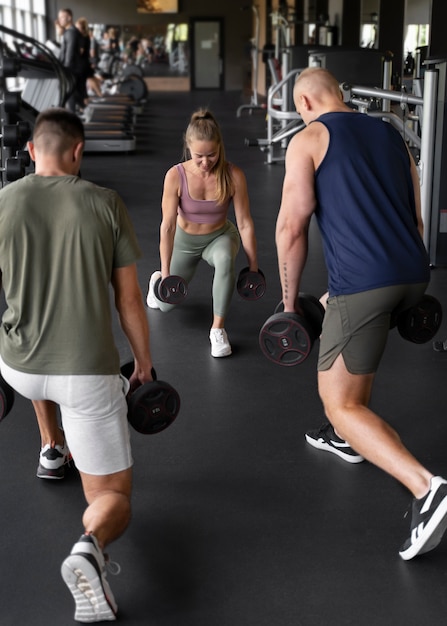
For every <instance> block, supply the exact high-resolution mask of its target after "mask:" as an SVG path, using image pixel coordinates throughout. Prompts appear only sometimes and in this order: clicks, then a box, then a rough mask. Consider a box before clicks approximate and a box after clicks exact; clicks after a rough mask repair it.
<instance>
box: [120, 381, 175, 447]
mask: <svg viewBox="0 0 447 626" xmlns="http://www.w3.org/2000/svg"><path fill="white" fill-rule="evenodd" d="M128 407H129V412H128V420H129V423H130V425H131V426H132V427H133V428H134V429H135V430H136V431H137V432H139V433H141V434H143V435H155V434H157V433H159V432H161V431H162V430H165V429H166V428H168V426H170V425H171V424H172V422H173V421H174V420H175V418H176V417H177V415H178V412H179V410H180V396H179V394H178V393H177V391H176V390H175V389H174V387H172V386H171V385H170V384H169V383H167V382H164V381H162V380H157V381H154V382H150V383H145V384H144V385H141V387H138V389H136V390H135V391H134V392H133V393H132V394H131V395H130V397H129V399H128Z"/></svg>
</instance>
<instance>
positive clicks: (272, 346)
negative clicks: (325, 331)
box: [259, 293, 324, 367]
mask: <svg viewBox="0 0 447 626" xmlns="http://www.w3.org/2000/svg"><path fill="white" fill-rule="evenodd" d="M298 301H299V305H300V308H301V310H302V311H303V315H298V313H285V312H284V310H283V309H284V306H283V303H282V302H280V303H279V304H278V305H277V307H276V309H275V312H274V314H273V315H271V316H270V317H269V318H268V319H267V321H266V322H265V323H264V325H263V326H262V328H261V331H260V333H259V345H260V348H261V350H262V352H263V354H264V355H265V356H266V357H267V358H268V359H269V360H270V361H273V362H274V363H276V364H277V365H283V366H288V367H291V366H293V365H299V364H301V363H303V362H304V361H305V360H306V359H307V357H308V356H309V354H310V352H311V350H312V346H313V344H314V341H315V339H317V338H318V337H319V336H320V334H321V328H322V324H323V318H324V307H323V305H322V304H321V302H320V301H319V300H318V298H315V296H312V295H310V294H305V293H300V294H299V298H298Z"/></svg>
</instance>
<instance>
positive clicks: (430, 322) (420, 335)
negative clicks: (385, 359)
mask: <svg viewBox="0 0 447 626" xmlns="http://www.w3.org/2000/svg"><path fill="white" fill-rule="evenodd" d="M441 322H442V307H441V304H440V302H439V300H437V299H436V298H435V297H433V296H430V295H428V294H425V295H424V296H422V298H421V299H420V301H419V302H418V303H417V304H416V305H415V306H413V307H412V308H411V309H408V310H407V311H404V312H403V313H401V314H400V315H399V317H398V319H397V329H398V331H399V333H400V335H401V337H403V338H404V339H406V340H407V341H411V342H412V343H427V342H428V341H431V340H432V339H433V338H434V336H435V335H436V334H437V332H438V331H439V328H440V326H441Z"/></svg>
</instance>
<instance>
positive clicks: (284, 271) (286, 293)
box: [282, 263, 289, 301]
mask: <svg viewBox="0 0 447 626" xmlns="http://www.w3.org/2000/svg"><path fill="white" fill-rule="evenodd" d="M282 275H283V284H284V301H287V300H288V299H289V279H288V278H287V263H283V265H282Z"/></svg>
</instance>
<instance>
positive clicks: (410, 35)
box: [404, 24, 430, 54]
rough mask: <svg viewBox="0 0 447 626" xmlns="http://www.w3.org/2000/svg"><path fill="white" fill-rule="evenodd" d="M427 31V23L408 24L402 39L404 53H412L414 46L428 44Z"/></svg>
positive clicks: (428, 28)
mask: <svg viewBox="0 0 447 626" xmlns="http://www.w3.org/2000/svg"><path fill="white" fill-rule="evenodd" d="M429 31H430V25H429V24H409V25H408V27H407V36H406V37H405V41H404V52H405V54H408V52H411V53H413V54H414V52H415V50H416V48H419V47H420V46H428V38H429Z"/></svg>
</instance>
